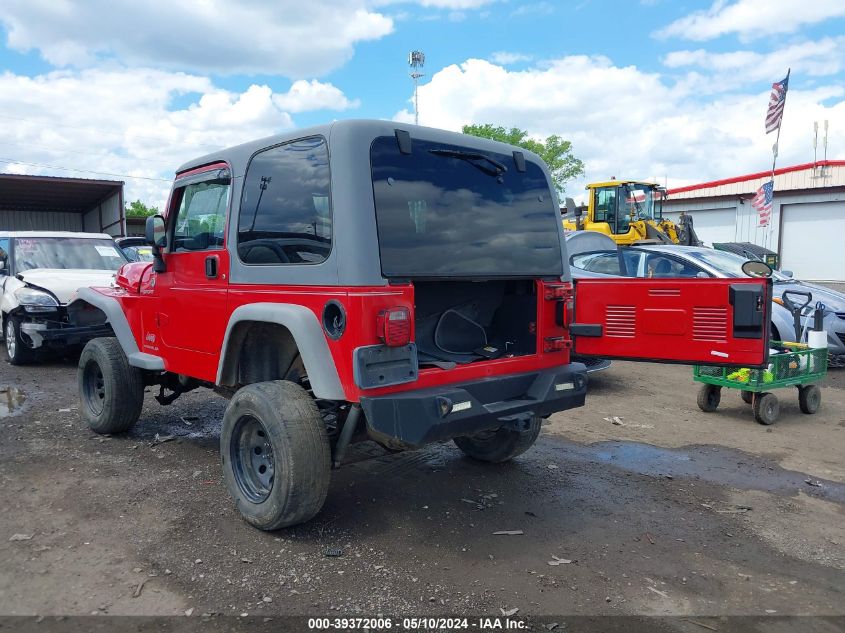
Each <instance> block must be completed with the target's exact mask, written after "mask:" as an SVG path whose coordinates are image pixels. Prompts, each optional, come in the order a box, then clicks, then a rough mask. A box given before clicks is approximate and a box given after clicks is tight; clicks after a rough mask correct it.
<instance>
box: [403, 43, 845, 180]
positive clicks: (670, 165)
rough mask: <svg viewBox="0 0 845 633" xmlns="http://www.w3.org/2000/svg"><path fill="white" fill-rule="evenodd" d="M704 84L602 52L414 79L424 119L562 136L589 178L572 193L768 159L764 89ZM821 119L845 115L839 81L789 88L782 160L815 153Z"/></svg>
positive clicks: (706, 174)
mask: <svg viewBox="0 0 845 633" xmlns="http://www.w3.org/2000/svg"><path fill="white" fill-rule="evenodd" d="M700 83H701V82H700V81H698V82H697V81H694V80H692V79H690V80H689V81H685V82H680V83H677V84H669V83H668V82H667V81H666V80H665V79H664V78H662V77H661V76H660V75H658V74H652V73H646V72H643V71H641V70H639V69H638V68H636V67H634V66H628V67H619V66H615V65H613V63H612V62H611V61H610V60H609V59H607V58H605V57H587V56H571V57H564V58H561V59H557V60H553V61H551V62H548V63H547V64H544V65H543V67H535V68H529V69H526V70H519V71H512V70H508V69H506V68H503V67H501V66H497V65H494V64H491V63H490V62H487V61H484V60H478V59H470V60H467V61H466V62H464V63H462V64H460V65H452V66H448V67H446V68H444V69H443V70H441V71H440V72H438V73H436V74H434V75H433V76H432V78H431V81H430V82H428V83H427V84H424V85H422V86H420V90H419V101H420V123H421V124H424V125H430V126H434V127H442V128H446V129H452V130H459V129H460V128H461V126H462V125H464V124H467V123H494V124H497V125H504V126H508V127H509V126H516V127H519V128H522V129H525V130H527V131H528V132H529V133H530V134H532V135H534V136H537V137H545V136H548V135H550V134H559V135H561V136H562V137H563V138H566V139H569V140H571V141H572V143H573V147H574V153H575V155H576V156H578V157H579V158H581V159H583V160H584V161H585V163H586V169H587V177H586V178H585V179H584V180H581V181H578V182H575V183H572V184H571V185H570V187H569V192H570V193H574V194H578V193H580V191H581V187H582V186H583V184H584V183H585V182H589V181H596V180H604V179H607V178H608V177H610V176H617V177H625V178H653V177H657V178H659V179H660V180H661V181H662V180H663V178H664V176H668V178H669V184H670V185H682V184H689V183H692V182H702V181H706V180H712V179H716V178H722V177H727V176H732V175H737V174H741V173H746V172H754V171H760V170H763V169H765V168H766V166H767V164H768V165H770V164H771V163H770V161H771V144H772V142H773V141H774V138H773V137H772V136H766V135H765V134H764V131H763V120H764V116H765V111H766V106H767V104H768V96H769V95H768V90H765V91H762V92H757V93H753V94H730V95H723V96H719V97H716V98H715V99H713V100H709V101H708V100H702V98H701V95H700V93H699V91H698V86H699V85H700ZM825 104H827V105H825ZM395 118H396V119H397V120H401V121H405V122H410V121H412V120H413V115H412V113H411V112H410V111H408V110H403V111H401V112H399V113H397V114H396V116H395ZM817 119H818V120H821V119H830V120H831V121H835V120H845V88H843V87H841V86H834V87H829V88H819V89H816V90H813V91H799V90H796V89H792V90H790V92H789V96H788V98H787V106H786V113H785V115H784V124H783V131H782V134H781V144H780V158H779V162H780V164H781V165H787V164H790V163H793V164H794V163H801V162H806V161H807V160H811V156H812V154H811V151H812V147H811V146H810V144H809V138H810V132H811V127H812V121H814V120H817ZM831 147H845V129H835V128H834V129H832V130H831Z"/></svg>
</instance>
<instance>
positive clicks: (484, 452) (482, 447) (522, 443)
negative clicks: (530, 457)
mask: <svg viewBox="0 0 845 633" xmlns="http://www.w3.org/2000/svg"><path fill="white" fill-rule="evenodd" d="M542 423H543V420H542V419H541V418H538V417H533V418H531V420H530V421H529V422H528V427H527V428H526V429H523V430H521V431H516V430H514V429H511V428H508V427H504V426H503V427H500V428H498V429H494V430H492V431H484V432H482V433H476V434H475V435H465V436H463V437H456V438H455V444H456V445H457V446H458V448H459V449H461V451H463V453H464V455H466V456H467V457H472V458H473V459H477V460H479V461H482V462H493V463H500V462H506V461H508V460H509V459H513V458H514V457H516V456H517V455H522V453H524V452H525V451H527V450H528V449H529V448H531V446H533V444H534V442H536V441H537V436H538V435H540V426H541V424H542Z"/></svg>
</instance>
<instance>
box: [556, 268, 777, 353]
mask: <svg viewBox="0 0 845 633" xmlns="http://www.w3.org/2000/svg"><path fill="white" fill-rule="evenodd" d="M771 297H772V282H771V280H770V279H760V278H730V279H712V278H711V279H698V278H692V279H690V278H686V279H684V278H675V279H658V278H655V279H576V280H575V305H574V315H572V323H571V324H570V334H571V335H572V337H573V339H574V351H575V353H576V354H579V355H581V356H598V357H601V358H619V359H627V360H647V361H657V362H670V363H671V362H675V363H685V364H710V365H737V366H743V367H762V366H764V365H765V364H766V363H767V362H768V352H769V321H770V314H771Z"/></svg>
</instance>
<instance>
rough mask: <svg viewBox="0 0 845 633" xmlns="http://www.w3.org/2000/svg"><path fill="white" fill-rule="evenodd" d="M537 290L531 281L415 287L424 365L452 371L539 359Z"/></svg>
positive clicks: (439, 283)
mask: <svg viewBox="0 0 845 633" xmlns="http://www.w3.org/2000/svg"><path fill="white" fill-rule="evenodd" d="M535 288H536V286H535V283H534V281H533V280H531V279H525V280H513V279H512V280H493V281H483V282H482V281H416V282H414V298H415V304H416V306H415V310H414V318H415V324H414V325H415V331H416V343H417V350H418V354H419V362H420V365H421V366H426V365H428V366H439V367H442V368H444V369H447V368H451V367H454V366H456V365H460V364H466V363H472V362H476V361H480V360H493V359H496V358H503V357H508V356H524V355H527V354H534V353H535V352H536V347H537V335H536V321H537V294H536V289H535Z"/></svg>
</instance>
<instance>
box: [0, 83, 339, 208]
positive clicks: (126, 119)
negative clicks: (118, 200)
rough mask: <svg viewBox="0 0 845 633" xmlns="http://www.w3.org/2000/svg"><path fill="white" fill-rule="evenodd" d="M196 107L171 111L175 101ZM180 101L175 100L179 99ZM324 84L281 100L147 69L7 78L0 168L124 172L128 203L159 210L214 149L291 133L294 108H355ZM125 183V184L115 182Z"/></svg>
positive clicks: (253, 89)
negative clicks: (181, 173)
mask: <svg viewBox="0 0 845 633" xmlns="http://www.w3.org/2000/svg"><path fill="white" fill-rule="evenodd" d="M186 96H187V97H189V98H190V100H191V103H190V104H188V105H185V106H181V107H174V105H173V104H174V100H176V99H184V98H185V97H186ZM177 102H178V101H177ZM353 104H354V102H350V101H349V100H348V99H347V98H346V97H345V96H344V95H343V93H342V92H341V91H340V90H338V89H337V88H336V87H334V86H332V85H330V84H323V83H320V82H317V81H312V82H305V81H303V82H295V83H294V85H293V86H292V87H291V90H289V91H288V92H286V93H282V94H274V93H273V91H272V90H271V89H270V88H269V87H268V86H266V85H257V84H253V85H251V86H250V87H249V88H247V89H246V90H244V91H243V92H232V91H229V90H223V89H221V88H219V87H217V86H215V85H214V83H213V82H212V81H211V80H210V79H208V78H206V77H201V76H197V75H191V74H186V73H172V72H167V71H161V70H153V69H148V68H137V69H123V68H120V69H114V70H105V69H99V70H95V69H90V70H83V71H70V70H62V71H55V72H51V73H49V74H46V75H40V76H36V77H26V76H21V75H16V74H13V73H10V72H6V73H2V74H0V171H12V172H15V173H53V174H61V175H72V176H81V177H89V178H96V177H98V176H97V175H94V174H92V173H88V172H87V171H80V172H74V171H66V170H56V169H51V168H47V167H38V166H37V165H32V164H28V163H36V164H39V165H52V166H55V167H65V168H70V169H77V170H89V171H92V172H101V173H103V174H127V175H129V176H134V177H136V178H125V180H126V198H127V199H128V200H134V199H135V198H141V199H142V200H145V201H147V202H149V203H151V204H154V205H158V206H160V205H162V204H163V202H164V198H165V196H166V192H167V189H168V184H167V182H166V181H167V180H169V179H170V178H171V177H172V175H173V172H174V170H175V169H176V168H177V167H178V166H179V165H180V164H181V163H182V162H184V161H186V160H188V159H190V158H193V157H196V156H199V155H203V154H206V153H208V152H210V151H213V150H214V149H218V148H220V147H226V146H230V145H234V144H237V143H242V142H245V141H249V140H252V139H255V138H260V137H263V136H268V135H270V134H274V133H278V132H281V131H283V130H286V129H290V128H293V127H294V121H293V119H292V117H291V114H290V113H291V112H294V111H295V112H302V111H305V110H312V109H323V108H331V109H337V108H339V107H342V106H346V107H349V106H351V105H353ZM118 179H122V178H118Z"/></svg>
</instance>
